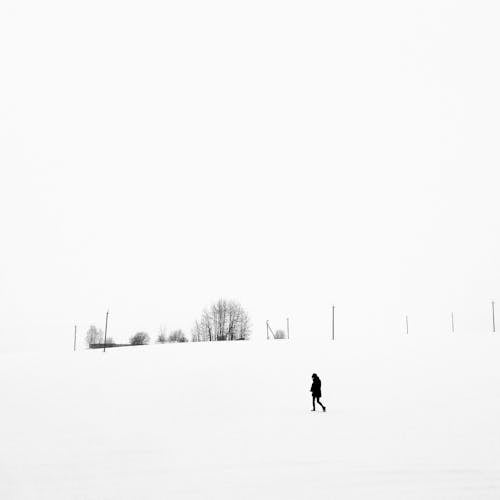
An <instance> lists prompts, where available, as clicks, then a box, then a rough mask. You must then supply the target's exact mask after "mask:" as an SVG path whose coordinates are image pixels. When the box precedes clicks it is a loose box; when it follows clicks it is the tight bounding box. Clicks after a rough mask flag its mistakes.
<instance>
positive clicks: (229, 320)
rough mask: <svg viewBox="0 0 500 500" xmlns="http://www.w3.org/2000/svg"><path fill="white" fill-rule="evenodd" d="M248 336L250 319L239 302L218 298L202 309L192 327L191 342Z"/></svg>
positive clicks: (238, 338) (239, 338)
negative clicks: (200, 314)
mask: <svg viewBox="0 0 500 500" xmlns="http://www.w3.org/2000/svg"><path fill="white" fill-rule="evenodd" d="M248 338H250V319H249V317H248V314H247V312H246V311H245V310H244V309H243V307H241V305H240V304H238V303H237V302H234V301H228V300H225V299H220V300H218V301H217V302H216V303H215V304H213V305H212V306H211V307H210V309H208V310H205V311H203V314H202V316H201V318H200V320H199V321H197V322H196V323H195V325H194V327H193V332H192V339H193V342H203V341H215V340H247V339H248Z"/></svg>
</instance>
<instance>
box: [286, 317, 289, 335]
mask: <svg viewBox="0 0 500 500" xmlns="http://www.w3.org/2000/svg"><path fill="white" fill-rule="evenodd" d="M286 338H287V339H289V338H290V318H286Z"/></svg>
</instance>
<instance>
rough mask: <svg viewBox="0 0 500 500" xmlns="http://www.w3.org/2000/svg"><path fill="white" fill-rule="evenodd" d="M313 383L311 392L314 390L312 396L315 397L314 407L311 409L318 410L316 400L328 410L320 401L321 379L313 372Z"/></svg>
mask: <svg viewBox="0 0 500 500" xmlns="http://www.w3.org/2000/svg"><path fill="white" fill-rule="evenodd" d="M312 379H313V382H312V385H311V392H312V398H313V409H312V410H311V411H316V404H315V403H316V401H317V402H318V404H319V405H320V406H321V408H323V411H326V406H324V405H323V403H322V402H321V401H320V398H321V380H320V378H319V377H318V376H317V375H316V374H315V373H313V374H312Z"/></svg>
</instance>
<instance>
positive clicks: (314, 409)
mask: <svg viewBox="0 0 500 500" xmlns="http://www.w3.org/2000/svg"><path fill="white" fill-rule="evenodd" d="M315 399H316V398H315V397H314V396H313V409H312V411H316V405H315V404H314V400H315Z"/></svg>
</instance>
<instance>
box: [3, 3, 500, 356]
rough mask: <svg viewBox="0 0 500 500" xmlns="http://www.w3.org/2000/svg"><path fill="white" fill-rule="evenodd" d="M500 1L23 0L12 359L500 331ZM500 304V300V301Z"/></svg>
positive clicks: (8, 327) (7, 330)
mask: <svg viewBox="0 0 500 500" xmlns="http://www.w3.org/2000/svg"><path fill="white" fill-rule="evenodd" d="M499 14H500V6H499V5H498V2H493V1H492V2H487V1H484V2H472V1H469V2H463V1H436V0H432V1H418V2H417V1H415V2H401V1H380V2H373V1H352V0H349V1H343V2H338V1H337V2H335V1H327V2H326V1H325V2H311V1H307V2H306V1H302V2H299V1H287V2H278V1H272V0H265V1H255V0H254V1H252V2H237V1H226V2H223V1H217V0H215V1H212V2H195V1H186V0H183V1H176V2H164V1H161V2H160V1H159V2H149V1H144V0H141V1H140V2H123V1H122V2H113V1H106V0H99V1H86V2H67V1H59V2H57V1H53V0H47V1H45V2H35V1H33V2H29V1H20V0H16V1H10V0H4V1H3V2H2V3H1V4H0V168H1V177H0V217H1V220H0V222H1V236H2V242H1V246H0V257H1V260H0V264H1V268H0V346H1V347H0V349H15V348H20V349H26V348H29V349H39V348H43V347H47V344H50V347H51V348H53V347H54V345H59V346H60V347H61V348H64V349H67V348H68V349H70V348H71V346H72V329H73V324H75V323H77V324H78V325H79V328H80V332H82V333H83V331H84V330H85V329H86V328H87V327H88V326H89V324H91V323H96V324H97V325H98V326H100V327H103V326H104V316H105V312H106V309H107V308H108V307H109V308H110V311H111V313H110V329H109V333H110V335H112V336H113V337H114V338H115V340H126V339H128V337H129V336H130V335H131V334H132V333H134V332H136V331H138V330H146V331H148V332H149V333H150V334H152V335H156V334H157V331H158V327H159V325H160V324H166V325H167V326H168V327H169V328H183V329H184V330H186V332H190V329H191V326H192V323H193V322H194V320H195V319H196V318H197V317H198V316H199V314H200V313H201V311H202V309H203V308H204V307H205V306H207V305H209V304H210V302H212V301H213V300H216V299H217V298H218V297H219V296H224V297H228V298H235V299H237V300H239V301H240V302H241V303H242V304H243V305H244V306H245V307H246V308H247V309H248V310H249V312H250V314H251V317H252V320H253V323H254V336H255V337H264V336H265V320H266V319H270V320H271V321H272V325H273V327H274V328H278V326H279V323H280V322H281V324H282V326H284V324H285V318H286V317H287V316H289V317H290V318H291V327H292V334H295V335H297V336H299V335H300V336H302V337H303V338H305V337H306V336H313V335H314V336H323V335H329V332H330V306H331V304H332V303H333V302H335V304H336V305H337V308H338V309H337V310H338V318H339V324H338V325H339V326H338V328H339V335H341V334H342V333H344V334H347V333H349V334H355V333H358V332H368V334H369V333H370V332H371V331H375V330H377V331H384V332H386V333H387V334H389V335H397V334H399V333H400V332H401V331H402V328H403V317H404V314H405V313H408V314H409V315H410V318H411V321H412V328H414V329H416V330H420V331H422V332H423V331H425V332H428V331H432V330H434V329H435V330H436V331H442V332H445V331H446V330H447V328H448V315H449V311H451V309H452V308H453V309H454V310H455V311H456V315H457V323H458V326H457V328H460V329H461V331H468V332H485V333H487V332H488V329H489V328H490V324H489V321H490V317H489V312H490V304H489V301H490V300H491V299H494V298H495V297H497V298H499V300H500V295H499V294H498V288H499V286H498V284H499V279H500V268H499V265H498V256H499V254H500V253H499V252H500V238H499V231H498V217H499V214H500V210H499V209H500V201H499V198H498V189H499V184H498V181H499V177H500V176H499V173H498V165H499V156H500V153H499V137H500V119H499V117H500V97H499V95H500V93H499V90H498V89H500V66H499V64H498V50H499V47H500V31H499V30H498V26H499V23H500V16H499ZM499 318H500V309H499Z"/></svg>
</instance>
